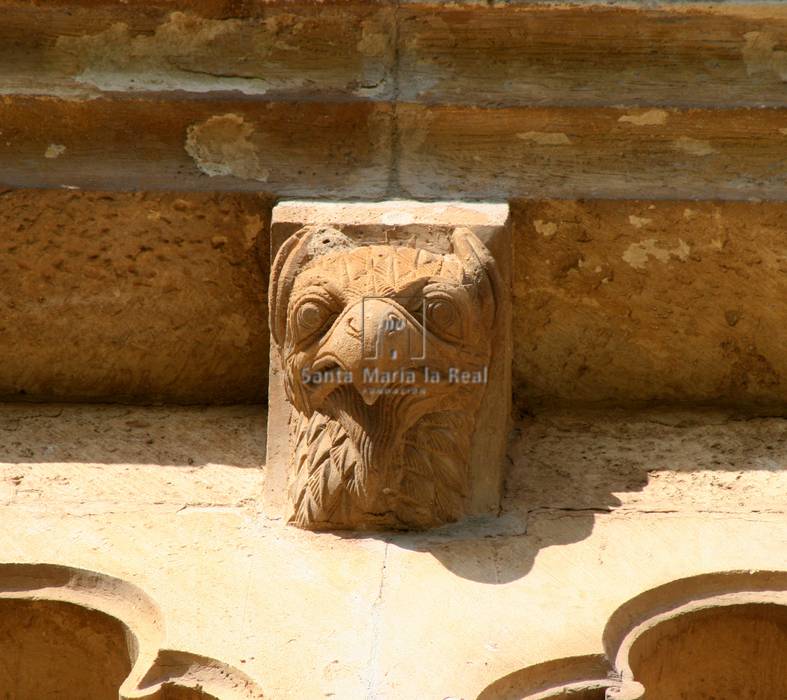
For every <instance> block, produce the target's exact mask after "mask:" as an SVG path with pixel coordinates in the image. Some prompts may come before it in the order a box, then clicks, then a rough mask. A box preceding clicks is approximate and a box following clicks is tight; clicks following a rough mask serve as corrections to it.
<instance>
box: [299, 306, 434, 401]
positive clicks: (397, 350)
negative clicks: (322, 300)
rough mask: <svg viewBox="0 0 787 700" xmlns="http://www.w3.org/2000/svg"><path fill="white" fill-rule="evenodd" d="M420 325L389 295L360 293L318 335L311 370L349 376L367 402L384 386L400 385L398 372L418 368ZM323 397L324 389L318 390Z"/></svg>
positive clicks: (421, 346)
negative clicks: (328, 328)
mask: <svg viewBox="0 0 787 700" xmlns="http://www.w3.org/2000/svg"><path fill="white" fill-rule="evenodd" d="M425 351H426V347H425V332H424V328H423V326H422V325H421V324H420V323H419V322H418V321H417V320H416V319H415V318H414V317H413V315H412V314H411V313H410V312H409V311H407V309H405V308H404V307H403V306H402V305H401V304H399V303H398V302H397V301H396V300H395V299H387V298H383V297H365V298H364V299H361V300H360V301H359V302H357V303H355V304H354V305H352V306H350V307H348V308H347V309H345V311H344V312H343V313H342V314H341V315H340V316H339V318H338V319H337V320H336V322H335V323H334V325H333V328H332V329H331V331H330V332H329V333H328V335H327V336H326V337H325V338H324V339H323V341H322V344H321V347H320V350H319V351H318V353H317V356H316V357H315V359H314V361H313V363H312V371H313V372H326V371H331V370H334V369H338V370H341V371H342V372H348V373H350V374H351V375H352V384H353V386H354V387H355V389H356V390H357V391H358V393H359V394H360V396H361V398H362V399H363V401H364V403H366V405H367V406H371V405H373V404H374V403H376V402H377V400H378V399H379V398H380V396H382V395H383V393H384V391H385V389H386V388H390V386H391V385H393V384H399V383H401V381H402V380H401V374H400V373H402V372H403V371H404V370H408V369H415V368H417V367H420V366H423V364H424V360H425V357H424V353H425ZM322 393H323V396H321V397H320V398H324V396H325V395H327V393H330V392H322Z"/></svg>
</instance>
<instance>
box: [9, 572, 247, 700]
mask: <svg viewBox="0 0 787 700" xmlns="http://www.w3.org/2000/svg"><path fill="white" fill-rule="evenodd" d="M163 636H164V635H163V622H162V620H161V615H160V612H159V610H158V608H157V607H156V605H155V604H154V603H153V602H152V601H151V600H150V599H148V598H147V596H146V595H145V594H144V593H143V592H142V591H140V590H139V589H137V588H136V587H134V586H132V585H130V584H128V583H125V582H123V581H120V580H118V579H114V578H112V577H109V576H104V575H102V574H97V573H93V572H89V571H84V570H81V569H72V568H70V567H62V566H50V565H45V564H2V565H0V697H7V698H18V699H19V700H25V699H27V698H30V699H32V698H44V697H53V698H54V697H67V698H69V700H118V698H120V700H132V699H140V700H142V699H143V698H144V699H147V700H219V699H221V700H255V699H257V698H262V691H261V690H260V689H259V688H258V687H257V686H256V685H255V684H254V682H253V681H251V679H249V678H248V677H246V676H245V675H244V674H243V673H242V672H241V671H239V670H237V669H235V668H233V667H231V666H229V665H227V664H224V663H222V662H220V661H216V660H215V659H208V658H205V657H201V656H197V655H195V654H190V653H187V652H179V651H173V650H166V649H164V650H161V649H159V647H158V645H159V643H160V642H161V641H162V640H163Z"/></svg>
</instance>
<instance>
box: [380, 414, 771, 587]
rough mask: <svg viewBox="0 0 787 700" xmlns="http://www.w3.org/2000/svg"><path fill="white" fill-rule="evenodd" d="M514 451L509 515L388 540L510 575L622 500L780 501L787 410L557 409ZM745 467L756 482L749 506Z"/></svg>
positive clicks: (687, 507)
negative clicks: (775, 481) (770, 413)
mask: <svg viewBox="0 0 787 700" xmlns="http://www.w3.org/2000/svg"><path fill="white" fill-rule="evenodd" d="M508 458H509V465H508V469H507V478H506V489H505V498H504V501H503V507H502V510H501V514H500V517H497V518H487V519H481V520H476V521H473V520H469V521H465V522H462V523H458V524H456V525H453V526H447V527H444V528H440V529H437V530H433V531H430V532H426V533H422V534H412V533H411V534H402V535H389V536H387V537H383V539H385V540H386V541H388V542H390V543H391V544H393V545H394V546H397V547H402V548H406V549H410V550H413V551H417V552H424V553H428V554H431V555H432V556H433V557H435V558H436V559H438V560H439V561H440V563H441V564H442V565H443V566H444V567H445V568H446V569H448V570H449V571H451V572H453V573H454V574H456V575H457V576H461V577H463V578H466V579H470V580H473V581H478V582H481V583H487V584H504V583H508V582H510V581H514V580H517V579H519V578H521V577H523V576H525V575H527V574H528V573H529V571H530V570H531V568H532V566H533V562H534V561H535V558H536V556H537V555H538V553H539V551H541V550H542V549H543V548H546V547H553V546H557V545H566V544H572V543H575V542H580V541H582V540H583V539H585V538H587V537H589V536H590V535H591V534H592V532H593V528H594V526H595V523H596V520H597V519H598V518H601V517H603V516H604V515H606V514H608V513H611V512H614V511H615V510H617V509H620V508H624V509H626V510H628V511H631V512H632V513H635V514H636V512H637V511H647V512H649V513H658V512H662V511H663V512H674V511H680V510H684V511H686V512H689V513H690V512H692V511H698V510H702V511H708V510H714V509H715V510H718V511H719V512H730V511H734V510H736V509H740V508H741V507H745V508H747V509H754V508H762V509H764V510H767V509H768V508H770V507H773V508H781V506H782V505H783V504H782V503H780V500H781V498H780V495H779V493H777V492H776V491H775V490H774V489H773V488H770V489H769V488H768V482H767V479H769V478H776V477H777V476H778V473H779V472H780V471H782V470H783V469H784V465H785V464H787V420H783V419H779V418H767V417H763V418H758V417H753V416H749V415H745V416H740V415H736V414H732V413H726V412H719V411H712V410H708V411H697V410H690V411H688V410H685V409H679V408H674V409H668V408H662V409H658V410H655V409H654V410H648V411H644V410H643V411H639V412H635V413H632V412H625V411H603V412H599V411H587V412H576V411H574V412H557V411H556V412H549V413H543V414H541V415H539V416H537V417H534V418H533V417H530V418H525V419H522V420H520V421H519V422H518V423H517V425H516V427H515V429H514V431H513V432H512V434H511V440H510V443H509V449H508ZM741 474H744V478H745V479H747V480H749V481H750V482H751V484H750V488H749V490H748V492H747V493H749V494H750V495H749V496H747V498H746V502H745V504H744V505H743V506H742V505H741V503H740V500H741V499H740V496H735V494H736V493H738V494H740V487H741V484H742V483H743V482H741V481H740V480H739V478H740V475H741ZM733 487H734V488H733ZM736 489H737V490H736ZM752 499H756V501H757V502H756V503H753V502H752ZM747 512H748V511H747Z"/></svg>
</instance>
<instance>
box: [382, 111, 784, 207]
mask: <svg viewBox="0 0 787 700" xmlns="http://www.w3.org/2000/svg"><path fill="white" fill-rule="evenodd" d="M397 115H398V133H399V136H400V156H399V168H398V176H399V184H400V187H401V190H402V192H403V193H404V195H405V196H409V197H414V198H417V199H421V198H426V199H429V198H435V197H438V196H440V194H442V196H446V193H449V194H450V196H452V197H457V198H471V199H497V198H507V197H556V198H560V199H566V198H568V199H575V198H624V199H631V198H649V197H653V198H661V199H663V198H673V199H684V198H691V199H714V198H721V199H748V198H752V197H758V198H764V199H784V198H785V197H787V187H785V181H784V177H782V164H783V162H784V161H785V159H787V138H786V137H785V129H787V111H785V110H782V109H759V110H751V109H723V110H715V109H672V108H663V107H656V108H653V107H648V108H612V107H610V108H595V109H594V108H587V107H543V108H539V107H532V108H531V107H528V108H525V107H521V108H500V109H479V108H471V107H466V106H461V105H458V106H455V105H450V106H448V105H445V106H431V107H427V106H423V105H412V104H409V105H401V106H400V107H399V108H398V110H397Z"/></svg>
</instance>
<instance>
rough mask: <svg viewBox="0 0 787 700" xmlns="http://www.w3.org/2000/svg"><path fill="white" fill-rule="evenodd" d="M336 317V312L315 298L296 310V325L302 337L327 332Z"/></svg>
mask: <svg viewBox="0 0 787 700" xmlns="http://www.w3.org/2000/svg"><path fill="white" fill-rule="evenodd" d="M335 319H336V313H335V312H334V311H333V309H331V308H330V307H329V306H326V305H325V303H323V302H322V301H319V300H315V299H309V300H306V301H304V302H303V303H302V304H301V305H300V306H298V308H297V309H296V310H295V325H296V328H297V329H298V336H299V337H300V338H301V339H306V338H311V337H312V336H321V335H323V334H325V333H326V332H327V331H328V329H329V328H330V327H331V325H332V323H333V321H334V320H335Z"/></svg>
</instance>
